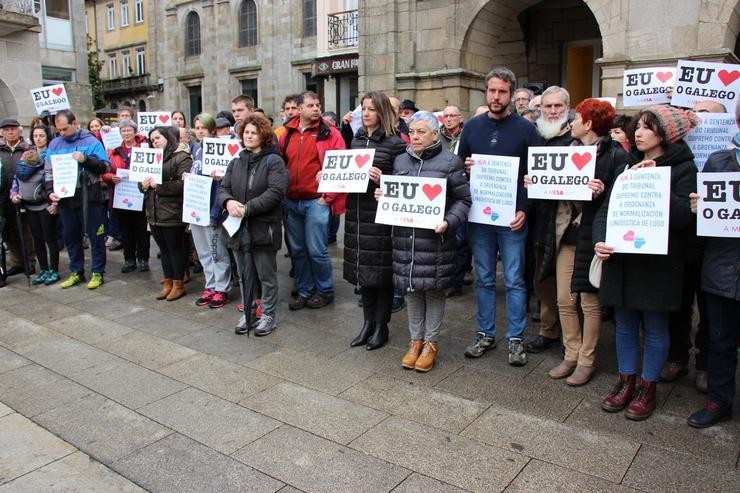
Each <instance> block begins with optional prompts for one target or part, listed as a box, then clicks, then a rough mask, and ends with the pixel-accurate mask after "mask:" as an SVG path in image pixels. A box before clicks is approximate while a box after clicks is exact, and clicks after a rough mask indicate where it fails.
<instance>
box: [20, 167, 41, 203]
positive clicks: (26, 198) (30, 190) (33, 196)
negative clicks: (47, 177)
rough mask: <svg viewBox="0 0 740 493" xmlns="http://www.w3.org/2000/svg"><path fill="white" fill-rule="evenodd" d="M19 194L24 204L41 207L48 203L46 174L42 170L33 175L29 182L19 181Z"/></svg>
mask: <svg viewBox="0 0 740 493" xmlns="http://www.w3.org/2000/svg"><path fill="white" fill-rule="evenodd" d="M18 194H19V195H20V196H21V198H22V199H23V202H25V203H27V204H30V205H40V204H44V203H46V201H47V197H46V188H45V187H44V173H42V172H41V170H39V171H37V172H35V173H34V174H33V175H31V176H30V177H29V178H28V180H26V181H21V180H18Z"/></svg>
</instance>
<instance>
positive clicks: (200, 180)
mask: <svg viewBox="0 0 740 493" xmlns="http://www.w3.org/2000/svg"><path fill="white" fill-rule="evenodd" d="M212 182H213V178H211V177H210V176H200V175H194V174H192V173H188V175H187V176H186V177H185V178H184V181H183V185H184V186H183V192H182V221H183V222H185V223H190V224H197V225H199V226H208V225H209V224H210V222H211V183H212Z"/></svg>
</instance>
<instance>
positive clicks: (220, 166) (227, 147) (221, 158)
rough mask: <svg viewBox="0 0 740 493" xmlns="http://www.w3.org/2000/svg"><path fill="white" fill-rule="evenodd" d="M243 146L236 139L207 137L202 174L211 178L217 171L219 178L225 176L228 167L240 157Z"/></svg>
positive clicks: (204, 143)
mask: <svg viewBox="0 0 740 493" xmlns="http://www.w3.org/2000/svg"><path fill="white" fill-rule="evenodd" d="M239 151H241V146H240V145H239V141H238V140H236V139H229V140H224V139H219V138H216V137H205V138H204V139H203V156H202V157H201V159H202V161H203V165H202V168H201V173H202V174H204V175H206V176H210V175H211V171H215V172H216V175H217V176H224V173H226V167H227V166H228V165H229V163H230V162H231V161H232V160H233V159H234V158H235V157H237V156H238V155H239Z"/></svg>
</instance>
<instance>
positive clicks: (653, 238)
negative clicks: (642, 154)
mask: <svg viewBox="0 0 740 493" xmlns="http://www.w3.org/2000/svg"><path fill="white" fill-rule="evenodd" d="M670 195H671V168H670V167H668V166H661V167H657V168H656V167H653V168H638V169H634V170H627V171H625V172H623V173H622V174H621V175H619V176H618V177H617V179H616V180H615V181H614V185H613V188H612V191H611V197H610V199H609V213H608V215H607V223H606V244H607V245H609V246H612V247H614V251H615V252H617V253H644V254H654V255H666V254H667V253H668V219H669V210H670V199H671V197H670Z"/></svg>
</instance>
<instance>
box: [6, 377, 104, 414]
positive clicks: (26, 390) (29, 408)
mask: <svg viewBox="0 0 740 493" xmlns="http://www.w3.org/2000/svg"><path fill="white" fill-rule="evenodd" d="M91 393H92V391H91V390H90V389H87V388H85V387H83V386H81V385H79V384H77V383H75V382H73V381H72V380H69V379H68V378H65V377H62V376H61V375H59V374H57V373H54V372H52V371H49V370H47V369H46V368H43V367H41V366H38V365H35V364H31V365H27V366H23V367H20V368H17V369H15V370H12V371H9V372H7V373H3V374H1V375H0V401H2V402H5V403H6V404H8V405H9V406H11V407H13V409H15V410H16V411H18V412H19V413H21V414H23V415H24V416H26V417H33V416H36V415H37V414H41V413H45V412H47V411H50V410H52V409H55V408H57V407H59V406H63V405H65V404H66V403H68V402H72V401H76V400H78V399H80V398H82V397H84V396H86V395H89V394H91Z"/></svg>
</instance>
